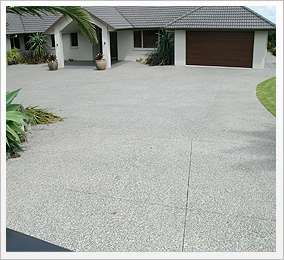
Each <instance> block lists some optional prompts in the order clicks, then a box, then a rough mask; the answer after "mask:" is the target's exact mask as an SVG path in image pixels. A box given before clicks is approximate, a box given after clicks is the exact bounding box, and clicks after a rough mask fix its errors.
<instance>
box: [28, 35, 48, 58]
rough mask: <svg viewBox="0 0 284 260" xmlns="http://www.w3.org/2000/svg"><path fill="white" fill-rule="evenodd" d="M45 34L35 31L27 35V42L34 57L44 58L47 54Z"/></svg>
mask: <svg viewBox="0 0 284 260" xmlns="http://www.w3.org/2000/svg"><path fill="white" fill-rule="evenodd" d="M47 37H48V36H47V35H44V34H43V33H35V34H33V35H30V36H29V38H30V39H29V41H28V44H29V45H30V50H32V51H33V55H34V56H35V57H40V58H44V57H46V56H47V54H48V45H47Z"/></svg>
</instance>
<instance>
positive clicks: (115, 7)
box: [114, 6, 134, 28]
mask: <svg viewBox="0 0 284 260" xmlns="http://www.w3.org/2000/svg"><path fill="white" fill-rule="evenodd" d="M117 7H119V6H114V9H115V10H116V11H117V12H118V13H119V14H120V15H121V16H122V17H123V19H124V20H125V21H127V22H128V23H129V24H130V25H131V26H132V28H134V25H133V24H132V23H131V22H130V21H129V20H128V19H126V18H125V17H124V16H123V14H122V13H121V12H119V10H117Z"/></svg>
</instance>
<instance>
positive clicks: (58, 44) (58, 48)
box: [54, 26, 64, 69]
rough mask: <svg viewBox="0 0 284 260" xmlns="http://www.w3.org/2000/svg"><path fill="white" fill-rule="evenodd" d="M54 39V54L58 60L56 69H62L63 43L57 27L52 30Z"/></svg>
mask: <svg viewBox="0 0 284 260" xmlns="http://www.w3.org/2000/svg"><path fill="white" fill-rule="evenodd" d="M54 38H55V54H56V58H57V60H58V68H59V69H61V68H64V53H63V41H62V32H61V31H60V30H59V26H56V27H55V28H54Z"/></svg>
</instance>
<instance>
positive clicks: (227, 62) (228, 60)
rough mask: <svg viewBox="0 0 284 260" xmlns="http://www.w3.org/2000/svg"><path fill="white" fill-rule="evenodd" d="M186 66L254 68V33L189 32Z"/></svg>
mask: <svg viewBox="0 0 284 260" xmlns="http://www.w3.org/2000/svg"><path fill="white" fill-rule="evenodd" d="M186 38H187V42H186V64H187V65H207V66H229V67H248V68H251V67H252V52H253V38H254V33H253V32H225V31H223V32H193V31H188V32H187V36H186Z"/></svg>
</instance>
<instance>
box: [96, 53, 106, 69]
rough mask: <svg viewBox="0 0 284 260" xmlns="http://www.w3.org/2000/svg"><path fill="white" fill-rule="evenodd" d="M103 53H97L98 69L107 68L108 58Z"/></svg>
mask: <svg viewBox="0 0 284 260" xmlns="http://www.w3.org/2000/svg"><path fill="white" fill-rule="evenodd" d="M103 56H104V55H103V54H101V53H99V54H97V55H96V58H95V61H96V65H97V69H98V70H105V69H106V64H107V63H106V60H105V59H103Z"/></svg>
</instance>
